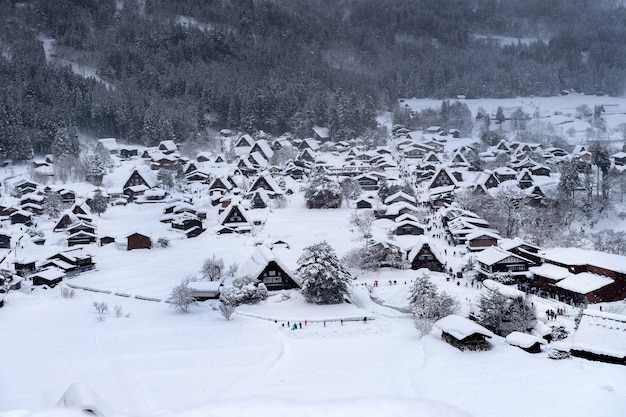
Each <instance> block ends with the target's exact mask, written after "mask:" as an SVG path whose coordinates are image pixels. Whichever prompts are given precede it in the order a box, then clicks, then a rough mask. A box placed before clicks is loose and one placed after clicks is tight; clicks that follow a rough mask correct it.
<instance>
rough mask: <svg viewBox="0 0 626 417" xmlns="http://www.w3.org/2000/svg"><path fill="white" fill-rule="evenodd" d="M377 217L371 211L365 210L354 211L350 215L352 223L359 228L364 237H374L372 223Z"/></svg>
mask: <svg viewBox="0 0 626 417" xmlns="http://www.w3.org/2000/svg"><path fill="white" fill-rule="evenodd" d="M374 220H376V217H374V213H372V212H371V211H364V212H362V213H358V212H356V211H355V212H354V213H352V215H351V216H350V224H352V225H354V226H356V227H358V228H359V231H360V232H361V235H362V236H363V238H364V239H369V238H370V237H372V223H374Z"/></svg>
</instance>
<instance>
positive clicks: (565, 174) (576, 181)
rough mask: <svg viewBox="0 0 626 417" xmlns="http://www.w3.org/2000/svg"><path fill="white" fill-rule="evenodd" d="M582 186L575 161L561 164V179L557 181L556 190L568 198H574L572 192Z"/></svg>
mask: <svg viewBox="0 0 626 417" xmlns="http://www.w3.org/2000/svg"><path fill="white" fill-rule="evenodd" d="M581 185H582V182H581V180H580V175H579V173H578V168H577V167H576V161H575V160H571V161H568V162H566V163H564V164H563V166H562V168H561V178H560V179H559V185H558V186H557V188H558V190H559V191H560V192H562V193H563V194H564V195H566V196H567V197H568V198H571V199H573V198H574V192H575V191H576V189H577V188H579V187H580V186H581Z"/></svg>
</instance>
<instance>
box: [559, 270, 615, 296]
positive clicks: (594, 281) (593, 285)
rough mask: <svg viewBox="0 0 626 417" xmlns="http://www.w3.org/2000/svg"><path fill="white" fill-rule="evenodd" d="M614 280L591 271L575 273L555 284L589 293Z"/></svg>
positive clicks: (581, 292)
mask: <svg viewBox="0 0 626 417" xmlns="http://www.w3.org/2000/svg"><path fill="white" fill-rule="evenodd" d="M614 282H615V281H614V280H613V279H612V278H608V277H603V276H601V275H596V274H592V273H590V272H581V273H580V274H573V275H570V276H569V277H567V278H565V279H562V280H561V281H559V282H558V283H557V284H555V286H556V287H559V288H563V289H564V290H569V291H573V292H575V293H578V294H589V293H590V292H592V291H595V290H598V289H600V288H602V287H606V286H607V285H609V284H612V283H614Z"/></svg>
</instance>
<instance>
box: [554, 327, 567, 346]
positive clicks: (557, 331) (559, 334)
mask: <svg viewBox="0 0 626 417" xmlns="http://www.w3.org/2000/svg"><path fill="white" fill-rule="evenodd" d="M567 336H569V332H568V331H567V329H566V328H565V326H552V341H553V342H558V341H559V340H563V339H565V338H567Z"/></svg>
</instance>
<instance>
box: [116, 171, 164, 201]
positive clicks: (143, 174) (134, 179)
mask: <svg viewBox="0 0 626 417" xmlns="http://www.w3.org/2000/svg"><path fill="white" fill-rule="evenodd" d="M157 185H159V181H158V180H157V178H156V175H154V173H153V172H150V171H139V170H137V169H134V170H133V172H131V174H130V176H129V177H128V179H127V180H126V182H125V183H124V186H123V187H122V189H123V190H124V194H126V195H130V196H136V195H141V194H143V193H144V192H145V191H146V190H149V189H151V188H154V187H156V186H157Z"/></svg>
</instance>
